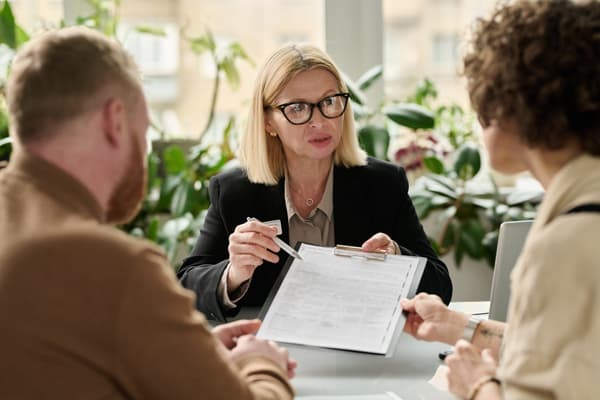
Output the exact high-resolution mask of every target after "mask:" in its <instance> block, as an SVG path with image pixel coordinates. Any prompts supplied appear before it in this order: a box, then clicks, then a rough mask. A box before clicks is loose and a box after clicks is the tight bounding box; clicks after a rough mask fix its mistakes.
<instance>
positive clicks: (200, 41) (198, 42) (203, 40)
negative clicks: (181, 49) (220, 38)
mask: <svg viewBox="0 0 600 400" xmlns="http://www.w3.org/2000/svg"><path fill="white" fill-rule="evenodd" d="M188 41H189V43H190V49H191V50H192V52H193V53H195V54H202V53H205V52H207V51H214V45H215V44H214V43H213V42H211V40H210V38H209V37H207V36H200V37H196V38H189V39H188Z"/></svg>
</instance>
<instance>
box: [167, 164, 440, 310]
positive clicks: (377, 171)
mask: <svg viewBox="0 0 600 400" xmlns="http://www.w3.org/2000/svg"><path fill="white" fill-rule="evenodd" d="M333 176H334V178H333V216H334V217H333V221H334V229H335V242H336V243H339V244H346V245H353V246H360V245H362V244H363V243H364V242H365V241H366V240H367V239H369V238H370V237H371V236H372V235H374V234H375V233H377V232H384V233H386V234H388V235H389V236H390V237H391V238H392V239H394V240H395V241H396V243H398V245H400V247H401V249H402V254H411V255H419V256H423V257H426V258H427V259H428V261H427V265H426V267H425V271H424V272H423V277H422V279H421V283H420V285H419V288H418V291H420V292H428V293H433V294H437V295H439V296H440V297H441V298H442V300H443V301H444V302H445V303H446V304H448V303H449V302H450V298H451V296H452V282H451V281H450V276H449V275H448V269H447V268H446V265H445V264H444V263H443V262H442V261H441V260H440V259H438V257H437V256H436V254H435V252H434V251H433V249H432V248H431V246H430V245H429V241H428V239H427V236H426V235H425V232H424V231H423V227H422V226H421V224H420V222H419V220H418V218H417V215H416V213H415V209H414V207H413V204H412V202H411V200H410V197H409V196H408V181H407V179H406V174H405V173H404V170H403V169H402V168H400V167H398V166H396V165H394V164H391V163H388V162H384V161H380V160H376V159H373V158H369V159H368V165H366V166H360V167H351V168H346V167H342V166H335V167H334V171H333ZM209 192H210V199H211V206H210V208H209V209H208V213H207V215H206V219H205V221H204V225H203V227H202V229H201V231H200V237H199V238H198V241H197V243H196V246H195V247H194V250H193V251H192V254H191V255H190V256H189V257H188V258H186V259H185V260H184V261H183V264H182V266H181V268H180V269H179V271H178V273H177V275H178V277H179V279H180V280H181V282H182V283H183V285H184V286H185V287H186V288H188V289H191V290H193V291H194V292H196V295H197V308H198V309H199V310H200V311H202V312H203V313H205V314H207V315H208V316H209V317H210V318H211V319H216V320H223V319H224V316H231V315H235V314H236V313H237V312H238V310H239V308H240V307H238V308H237V309H235V310H228V309H226V308H225V307H224V306H223V304H222V302H221V299H219V298H218V295H217V288H218V285H219V281H220V279H221V275H222V274H223V271H224V270H225V268H226V266H227V263H228V262H229V260H228V257H229V254H228V251H227V246H228V244H229V235H230V234H231V233H232V232H233V231H234V230H235V227H236V226H238V225H239V224H242V223H244V222H246V218H247V217H256V218H258V219H259V220H261V221H270V220H274V219H278V220H280V221H281V225H282V230H283V233H282V234H281V239H282V240H284V241H286V242H287V241H288V240H289V227H288V220H287V211H286V207H285V200H284V179H283V178H282V179H281V180H280V181H279V183H278V184H277V185H272V186H268V185H263V184H256V183H251V182H250V181H249V180H248V177H247V175H246V173H245V171H244V170H242V169H239V168H238V169H234V170H229V171H226V172H222V173H221V174H219V175H217V176H215V177H213V178H212V179H211V181H210V188H209ZM278 255H279V262H278V263H277V264H275V265H274V264H272V263H269V262H265V263H264V264H262V265H261V266H259V267H258V268H257V269H256V270H255V271H254V275H253V277H252V281H251V283H250V287H249V288H248V292H247V293H246V295H245V296H244V298H243V299H242V300H240V302H239V303H238V305H239V306H244V305H250V306H261V305H262V304H263V303H264V301H265V299H266V297H267V295H268V294H269V290H270V289H271V287H272V286H273V284H274V282H275V280H276V279H277V276H278V275H279V272H280V271H281V269H282V267H283V264H284V263H285V261H286V260H287V254H286V253H285V252H283V251H280V252H279V254H278Z"/></svg>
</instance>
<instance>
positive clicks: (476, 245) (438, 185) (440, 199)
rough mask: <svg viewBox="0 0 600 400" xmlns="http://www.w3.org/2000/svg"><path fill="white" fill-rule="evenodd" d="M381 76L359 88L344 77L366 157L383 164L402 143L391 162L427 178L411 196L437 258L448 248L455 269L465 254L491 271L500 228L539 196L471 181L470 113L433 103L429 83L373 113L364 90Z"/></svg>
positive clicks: (529, 213) (531, 208) (531, 209)
mask: <svg viewBox="0 0 600 400" xmlns="http://www.w3.org/2000/svg"><path fill="white" fill-rule="evenodd" d="M381 74H382V70H381V67H374V68H372V69H370V70H369V71H367V72H366V73H365V74H363V76H361V77H360V78H359V79H358V80H357V81H356V82H352V81H350V80H349V79H347V78H346V79H345V81H346V84H347V85H348V88H349V91H350V94H351V99H352V102H353V103H352V107H353V109H354V110H355V114H356V122H357V125H358V135H359V141H360V143H361V146H362V147H363V148H364V149H365V150H366V151H367V152H368V153H369V155H372V156H375V157H377V158H381V159H388V151H389V146H390V139H391V137H392V136H394V135H396V139H400V140H401V141H402V143H403V145H401V146H399V147H398V148H397V149H396V150H395V153H394V156H393V158H394V160H393V161H395V162H397V163H399V164H400V165H402V166H403V167H404V168H405V169H406V170H407V171H415V170H420V171H424V172H428V173H427V174H426V175H425V176H422V177H420V178H419V179H417V180H416V182H415V184H414V185H413V187H412V188H411V191H410V195H411V198H412V200H413V203H414V205H415V209H416V211H417V214H418V216H419V218H420V219H421V220H424V219H425V218H428V217H432V218H435V219H436V224H435V226H437V227H439V232H429V238H430V242H431V244H432V246H433V247H434V249H435V250H436V252H437V253H438V254H439V255H445V254H447V253H449V252H450V251H452V250H453V251H454V261H455V264H456V265H457V266H460V264H461V263H462V261H463V259H464V257H465V256H468V257H470V258H473V259H476V260H480V259H484V260H486V261H487V263H488V264H489V265H490V266H493V264H494V259H495V253H496V245H497V241H498V230H499V227H500V224H501V223H502V222H504V221H512V220H519V219H530V218H533V217H534V216H535V211H536V206H537V203H538V201H539V199H540V193H539V192H538V191H526V190H519V191H516V190H513V191H511V192H510V193H506V192H505V191H501V190H500V189H499V188H498V187H497V185H496V184H495V182H494V180H493V178H492V176H489V177H488V178H487V179H482V177H479V176H478V177H477V179H476V176H477V175H478V173H479V171H480V169H481V153H480V145H479V142H478V137H479V136H478V133H477V121H476V118H475V115H474V113H472V112H467V111H465V110H464V109H463V108H462V107H460V106H459V105H457V104H450V105H446V104H442V105H436V99H437V95H438V93H437V89H436V87H435V85H434V84H433V82H432V81H430V80H429V79H424V80H423V81H422V82H420V83H419V84H418V85H417V87H416V88H415V91H414V93H413V94H412V95H410V96H408V97H407V99H406V100H405V101H403V102H387V103H386V102H382V103H381V104H379V105H378V106H377V107H374V108H370V107H369V106H368V105H367V101H366V96H365V93H364V92H365V91H366V90H368V88H369V87H370V86H371V85H372V84H373V83H374V82H375V81H376V80H377V79H379V78H380V77H381Z"/></svg>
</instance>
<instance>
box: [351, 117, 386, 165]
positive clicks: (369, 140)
mask: <svg viewBox="0 0 600 400" xmlns="http://www.w3.org/2000/svg"><path fill="white" fill-rule="evenodd" d="M358 142H359V143H360V146H361V147H362V148H363V149H364V150H365V151H366V152H367V154H369V155H370V156H373V157H375V158H379V159H380V160H387V152H388V147H389V145H390V134H389V132H388V131H387V129H385V128H381V127H378V126H374V125H367V126H364V127H362V128H361V129H360V130H359V131H358Z"/></svg>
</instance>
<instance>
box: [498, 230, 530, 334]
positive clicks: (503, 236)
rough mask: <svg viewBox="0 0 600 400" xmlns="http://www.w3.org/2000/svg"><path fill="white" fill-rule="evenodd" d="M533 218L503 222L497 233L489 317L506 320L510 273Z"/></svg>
mask: <svg viewBox="0 0 600 400" xmlns="http://www.w3.org/2000/svg"><path fill="white" fill-rule="evenodd" d="M532 224H533V220H524V221H510V222H504V223H503V224H502V225H501V226H500V233H499V234H498V247H497V249H496V262H495V263H494V275H493V277H492V291H491V293H490V313H489V319H493V320H496V321H503V322H506V315H507V313H508V302H509V299H510V273H511V271H512V269H513V267H514V266H515V264H516V263H517V259H518V258H519V255H520V254H521V250H522V249H523V245H524V244H525V239H526V238H527V234H528V233H529V229H530V228H531V225H532Z"/></svg>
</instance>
